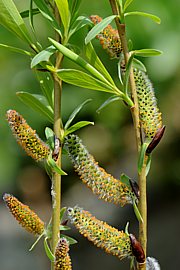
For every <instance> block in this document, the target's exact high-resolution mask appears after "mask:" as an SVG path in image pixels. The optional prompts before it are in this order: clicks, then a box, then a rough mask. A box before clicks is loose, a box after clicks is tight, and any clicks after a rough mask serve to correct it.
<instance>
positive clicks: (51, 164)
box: [47, 157, 67, 175]
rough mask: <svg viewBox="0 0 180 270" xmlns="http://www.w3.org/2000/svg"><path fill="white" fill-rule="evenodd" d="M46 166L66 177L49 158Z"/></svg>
mask: <svg viewBox="0 0 180 270" xmlns="http://www.w3.org/2000/svg"><path fill="white" fill-rule="evenodd" d="M47 164H48V165H49V166H50V167H51V168H52V170H53V171H55V172H57V173H58V174H60V175H67V173H66V172H64V171H63V170H62V169H61V168H60V167H58V165H57V164H56V162H55V161H54V159H52V158H51V157H49V158H48V160H47Z"/></svg>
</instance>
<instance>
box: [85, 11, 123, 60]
mask: <svg viewBox="0 0 180 270" xmlns="http://www.w3.org/2000/svg"><path fill="white" fill-rule="evenodd" d="M90 20H91V21H92V22H93V23H94V25H96V24H98V23H100V22H101V21H102V18H101V17H99V16H98V15H92V16H90ZM96 38H98V39H99V41H100V44H101V45H102V47H103V49H105V50H107V52H108V54H109V55H110V57H111V58H119V57H120V54H121V52H122V46H121V42H120V39H119V35H118V31H117V30H115V29H113V28H112V26H111V25H108V26H107V27H105V28H104V29H103V30H102V31H101V32H100V33H99V34H98V35H97V36H96Z"/></svg>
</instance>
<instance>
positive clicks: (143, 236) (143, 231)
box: [109, 0, 147, 270]
mask: <svg viewBox="0 0 180 270" xmlns="http://www.w3.org/2000/svg"><path fill="white" fill-rule="evenodd" d="M109 2H110V5H111V8H112V12H113V14H114V15H117V17H116V18H115V22H116V26H117V30H118V33H119V37H120V40H121V45H122V49H123V54H124V60H125V63H126V64H127V63H128V60H129V58H130V54H129V50H128V44H127V38H126V29H125V24H124V23H123V24H122V23H121V22H120V17H123V14H121V10H119V9H118V6H117V2H116V0H109ZM129 86H130V91H131V95H132V99H133V102H134V107H132V108H131V114H132V118H133V125H134V130H135V137H136V145H137V152H138V155H139V153H140V150H141V145H142V134H141V128H140V120H139V107H138V98H137V92H136V85H135V80H134V74H133V69H132V68H131V70H130V76H129ZM138 178H139V189H140V198H139V210H140V213H141V216H142V218H143V222H141V221H140V222H139V241H140V243H141V245H142V248H143V249H144V252H145V254H146V245H147V198H146V196H147V195H146V159H145V160H144V164H143V168H142V171H141V173H140V174H139V175H138ZM138 268H139V269H142V270H146V264H143V265H139V266H138Z"/></svg>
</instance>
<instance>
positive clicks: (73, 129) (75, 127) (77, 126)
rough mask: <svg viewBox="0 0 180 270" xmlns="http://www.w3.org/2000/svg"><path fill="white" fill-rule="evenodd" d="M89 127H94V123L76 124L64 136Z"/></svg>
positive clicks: (82, 122)
mask: <svg viewBox="0 0 180 270" xmlns="http://www.w3.org/2000/svg"><path fill="white" fill-rule="evenodd" d="M87 125H94V122H89V121H80V122H77V123H76V124H74V125H73V126H71V127H69V128H68V129H66V130H65V132H64V136H67V135H68V134H70V133H73V132H75V131H76V130H78V129H80V128H82V127H85V126H87Z"/></svg>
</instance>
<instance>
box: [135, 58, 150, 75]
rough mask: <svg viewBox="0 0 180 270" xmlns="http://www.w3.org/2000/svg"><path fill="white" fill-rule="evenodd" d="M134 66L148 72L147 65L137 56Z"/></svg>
mask: <svg viewBox="0 0 180 270" xmlns="http://www.w3.org/2000/svg"><path fill="white" fill-rule="evenodd" d="M133 68H136V69H138V70H141V71H143V72H147V70H146V67H145V65H144V64H143V63H142V62H141V61H140V60H138V59H137V58H133Z"/></svg>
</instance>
